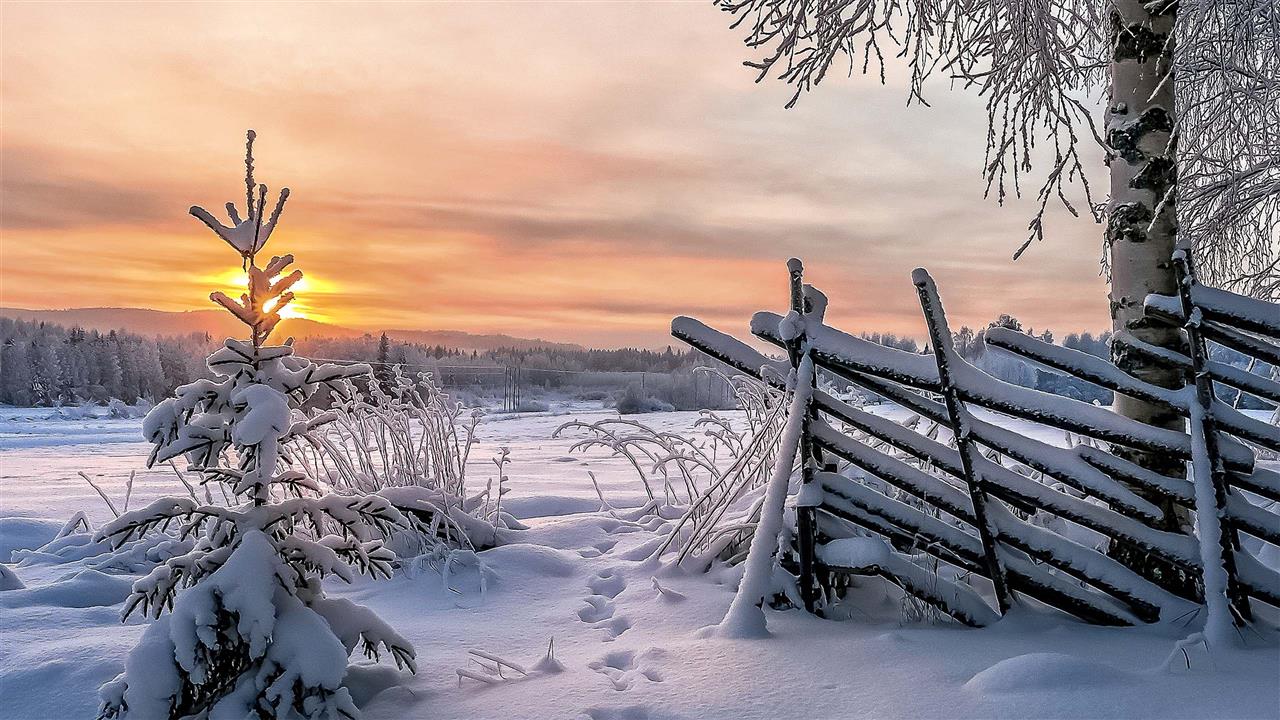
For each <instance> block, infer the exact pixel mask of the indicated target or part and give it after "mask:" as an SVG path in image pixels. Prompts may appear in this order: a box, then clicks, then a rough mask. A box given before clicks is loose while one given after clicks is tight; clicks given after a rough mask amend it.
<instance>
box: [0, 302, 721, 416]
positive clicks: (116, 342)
mask: <svg viewBox="0 0 1280 720" xmlns="http://www.w3.org/2000/svg"><path fill="white" fill-rule="evenodd" d="M217 342H219V339H215V338H214V337H213V336H211V335H209V334H207V333H193V334H190V335H184V336H177V337H150V336H143V335H137V334H133V333H127V332H121V331H111V332H106V333H103V332H98V331H96V330H85V329H83V328H78V327H71V328H67V327H63V326H60V325H55V324H53V323H47V322H29V321H23V320H13V319H10V318H0V404H6V405H19V406H46V407H47V406H55V405H67V404H79V403H84V402H92V403H106V402H107V401H108V400H109V399H111V398H118V399H120V400H123V401H125V402H127V403H134V402H136V401H137V400H139V399H144V400H148V401H152V402H154V401H155V400H156V399H158V398H163V397H166V396H168V395H170V394H171V393H172V392H173V390H174V388H176V387H177V386H179V385H183V384H185V383H189V382H191V381H193V380H195V379H197V378H201V377H208V376H209V375H210V373H209V370H208V368H206V367H205V363H204V361H205V357H206V356H208V354H209V353H210V352H211V351H212V350H213V349H214V348H215V347H216V343H217ZM296 347H297V349H298V352H299V353H301V354H303V355H306V356H307V357H312V358H316V359H324V360H338V361H355V362H371V363H383V364H385V365H387V366H390V365H402V366H403V367H404V369H405V370H406V371H407V372H411V373H416V372H421V371H434V372H435V373H436V374H437V376H440V375H444V376H446V378H448V376H449V373H453V375H454V376H455V377H456V376H462V377H468V373H467V372H466V369H467V368H475V369H478V370H485V369H488V370H491V371H497V373H498V374H497V376H496V378H495V380H494V382H497V383H500V382H501V380H500V378H501V373H500V369H501V368H504V367H506V366H512V365H519V366H521V367H524V368H526V369H528V370H530V371H537V370H545V371H561V372H563V371H569V372H614V373H618V372H646V373H655V374H669V373H673V372H676V371H681V370H686V371H687V370H691V369H692V368H693V367H694V366H695V365H698V364H703V365H705V364H707V360H706V357H705V356H703V355H702V354H701V353H698V352H695V351H683V350H676V349H675V348H673V347H668V348H667V349H666V350H664V351H655V350H642V349H634V348H624V349H620V350H586V349H564V348H561V347H549V348H546V349H541V350H530V349H515V348H512V349H507V348H499V349H497V350H492V351H486V352H477V351H472V350H461V349H458V348H448V347H444V346H441V345H434V346H433V345H422V344H417V343H406V342H396V341H389V340H387V339H386V337H385V336H382V337H378V336H374V335H364V336H361V337H356V338H307V339H304V340H300V341H298V342H297V343H296ZM477 376H478V375H476V374H475V373H474V372H473V373H471V375H470V377H477ZM485 376H486V377H490V378H493V377H494V372H489V373H487V374H486V375H485Z"/></svg>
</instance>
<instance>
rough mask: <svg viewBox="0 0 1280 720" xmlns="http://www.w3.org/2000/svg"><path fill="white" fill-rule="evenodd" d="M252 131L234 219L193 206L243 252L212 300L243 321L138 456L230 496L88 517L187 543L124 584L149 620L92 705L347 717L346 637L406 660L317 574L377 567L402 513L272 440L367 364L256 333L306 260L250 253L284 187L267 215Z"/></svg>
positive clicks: (172, 712) (262, 238)
mask: <svg viewBox="0 0 1280 720" xmlns="http://www.w3.org/2000/svg"><path fill="white" fill-rule="evenodd" d="M253 139H254V135H253V132H252V131H250V132H249V135H248V140H249V141H248V146H247V152H246V157H245V167H246V177H245V187H246V191H247V192H246V196H247V197H246V200H247V203H248V207H247V212H246V215H245V217H244V218H243V219H242V218H241V217H240V216H239V214H238V213H237V212H236V209H235V207H234V205H233V204H231V203H228V204H227V212H228V214H229V215H230V217H231V223H232V224H231V225H230V226H224V225H222V224H221V223H219V222H218V221H216V220H214V219H213V217H212V216H211V215H210V214H209V213H207V212H205V211H204V210H203V209H201V208H198V207H193V208H192V209H191V214H192V215H195V216H196V217H197V218H199V219H200V220H202V221H203V222H204V223H205V224H206V225H208V226H209V227H210V228H211V229H213V231H214V232H215V233H217V234H218V236H219V237H221V238H222V239H223V240H225V241H226V242H227V243H228V244H229V245H231V246H232V247H233V248H235V249H236V251H237V252H238V253H239V254H240V256H241V258H242V260H243V263H244V267H245V270H246V271H247V273H248V282H247V284H248V287H247V289H246V292H245V294H243V295H241V296H240V298H239V300H232V299H231V298H229V297H228V296H226V295H224V294H222V293H213V295H211V299H212V300H213V301H214V302H216V303H218V304H219V305H222V306H223V307H225V308H226V309H227V310H228V311H230V312H231V313H232V314H233V315H235V316H236V317H237V318H238V319H239V320H240V321H241V322H243V323H244V324H245V325H246V326H248V328H249V339H248V340H247V341H240V340H233V339H228V340H227V341H226V343H225V344H224V346H223V347H222V348H219V349H218V350H217V351H216V352H214V353H213V354H212V355H210V356H209V359H208V366H209V369H210V370H212V371H213V373H214V376H215V377H214V379H212V380H199V381H196V382H194V383H191V384H189V385H184V386H182V387H180V388H178V390H177V393H176V397H173V398H169V399H167V400H165V401H163V402H161V403H160V404H159V405H157V406H156V407H155V408H154V409H153V410H152V411H151V412H150V413H149V414H148V415H147V417H146V420H145V422H144V423H143V432H144V434H145V436H146V438H147V439H148V440H149V441H151V442H152V443H153V444H154V446H155V448H154V449H153V450H152V452H151V457H150V458H149V460H148V464H149V465H150V464H154V463H156V462H163V461H166V460H169V459H171V458H176V457H179V456H185V457H186V459H187V460H188V462H189V463H190V464H191V469H192V470H193V471H194V472H197V473H198V474H200V476H201V477H202V480H203V481H204V482H206V483H208V482H222V483H226V484H227V485H229V486H230V488H231V490H232V492H233V493H234V495H235V500H236V502H235V503H232V504H231V505H230V506H220V505H214V504H212V503H207V504H204V503H201V502H200V501H199V500H198V499H197V498H195V497H192V496H185V497H171V498H162V499H160V500H157V501H155V502H153V503H151V504H150V505H148V506H147V507H145V508H141V509H138V510H134V511H131V512H126V513H124V514H122V515H121V516H120V517H118V518H117V519H115V520H113V521H112V522H110V523H108V524H106V525H104V526H103V527H102V528H101V529H100V530H99V532H98V536H99V538H101V539H109V540H111V541H113V542H114V543H117V544H123V543H125V542H127V541H129V540H130V538H133V537H136V536H139V535H141V534H143V533H147V532H150V531H153V530H156V529H162V528H169V529H173V528H176V529H177V532H178V535H179V536H180V537H181V538H182V539H184V540H191V541H193V542H192V545H191V548H190V550H189V551H188V552H185V553H183V554H180V555H177V556H175V557H172V558H170V559H169V560H167V561H166V562H164V563H162V564H160V565H158V566H156V567H155V569H154V570H152V571H151V572H150V574H148V575H146V576H145V577H143V578H141V579H139V580H138V581H137V582H136V583H135V584H134V586H133V592H132V594H131V595H130V597H129V599H128V600H127V601H126V603H125V607H124V616H125V617H128V616H129V615H130V614H132V613H133V612H134V611H136V610H141V611H142V612H143V613H144V614H147V615H151V616H152V617H154V618H155V619H156V621H155V622H154V623H153V624H152V625H151V626H150V627H148V628H147V630H146V631H145V632H144V633H143V635H142V639H141V641H140V642H139V643H138V645H137V646H136V647H135V648H134V649H133V650H132V651H131V652H130V653H129V656H128V659H127V660H126V661H125V671H124V673H122V674H121V675H120V676H119V677H117V678H116V679H115V680H113V681H111V682H108V683H106V684H105V685H103V686H102V688H101V690H100V694H101V696H102V700H103V705H102V711H101V717H102V718H124V717H130V718H147V719H148V720H150V719H153V718H171V719H176V718H182V717H187V716H192V715H198V716H205V714H207V715H208V716H209V717H236V718H245V717H256V718H293V717H301V718H308V719H310V718H317V719H318V718H354V717H358V716H359V711H358V710H357V709H356V707H355V705H354V703H353V702H352V699H351V696H350V694H349V693H348V692H347V690H346V688H344V687H343V685H342V682H343V678H344V676H345V675H346V671H347V660H348V656H349V655H350V653H351V652H352V651H353V650H354V649H355V648H356V647H357V646H361V647H362V649H363V650H364V652H365V654H366V655H368V656H369V657H372V658H377V657H378V656H379V655H380V653H381V652H383V651H386V652H388V653H389V654H390V655H391V656H392V658H393V659H394V660H395V662H396V664H397V666H399V667H401V668H408V669H409V670H410V671H413V670H415V665H414V651H413V648H412V647H411V646H410V644H409V642H408V641H406V640H405V639H404V638H403V637H401V636H400V635H398V634H397V633H396V632H395V631H394V630H392V629H391V628H390V627H389V626H387V625H386V624H385V623H384V622H382V620H380V619H379V618H378V617H377V616H376V615H375V614H374V613H373V612H372V611H370V610H368V609H366V608H363V607H361V606H359V605H356V604H354V603H352V602H350V601H347V600H344V599H339V598H328V597H325V594H324V590H323V588H322V586H321V582H322V581H323V580H324V578H326V577H329V576H334V577H338V578H341V579H343V580H346V581H350V580H352V579H354V577H355V576H356V574H357V573H365V574H368V575H370V576H378V575H382V576H388V577H389V576H390V574H391V562H392V560H393V559H394V555H393V554H392V553H391V552H390V551H389V550H387V549H386V548H385V547H383V544H382V538H383V537H385V535H386V534H387V533H388V532H391V531H393V530H394V529H396V528H398V527H408V522H407V521H406V519H405V518H404V516H403V515H401V513H400V512H399V511H397V510H396V509H395V507H393V506H392V505H391V503H390V502H389V501H387V500H386V499H385V498H382V497H378V496H369V495H359V494H357V495H336V494H324V493H322V492H321V490H320V487H319V486H318V485H317V483H316V482H314V481H313V480H312V479H311V478H310V477H308V476H307V475H306V473H304V472H302V471H301V470H299V469H297V465H296V464H294V463H292V462H291V460H290V458H289V457H288V455H287V454H285V453H284V452H282V450H283V448H285V446H286V445H287V444H288V443H289V441H290V440H291V439H292V438H293V437H294V436H296V435H298V434H299V433H303V432H306V431H307V430H309V429H311V428H312V427H314V426H315V425H317V424H319V423H323V422H326V421H327V420H329V419H331V416H328V415H326V414H324V413H321V414H319V415H316V416H313V417H311V418H309V419H308V418H306V417H304V416H303V415H302V414H301V412H300V411H299V408H300V406H301V405H302V404H303V403H305V402H306V401H307V400H308V399H310V398H311V397H312V396H314V395H315V394H316V393H317V392H318V391H320V390H321V389H322V388H326V387H327V388H329V389H330V390H331V391H333V392H340V391H341V390H342V387H343V383H342V382H341V381H342V380H344V379H347V378H351V377H353V376H356V375H368V374H369V368H368V367H367V366H363V365H358V366H346V367H342V366H337V365H316V364H314V363H312V362H310V361H308V360H306V359H304V358H300V357H298V356H296V355H294V354H293V349H292V347H290V346H289V344H288V343H286V344H285V345H267V344H266V341H267V339H268V337H270V335H271V332H272V330H274V329H275V327H276V325H277V323H278V322H279V321H280V311H281V310H282V309H283V308H284V307H285V306H286V305H288V303H289V302H290V301H291V300H292V299H293V295H292V293H290V292H289V288H290V287H291V286H293V285H295V284H296V283H297V282H298V280H300V279H301V278H302V273H301V272H299V271H297V270H294V271H293V272H292V273H290V274H289V275H286V276H284V277H283V278H282V277H280V275H281V274H282V273H283V272H284V271H285V269H286V268H288V266H289V265H290V264H291V263H292V262H293V258H292V257H290V256H288V255H285V256H283V257H272V258H271V260H270V261H268V262H267V263H266V264H265V266H263V267H259V266H258V264H257V257H256V256H257V253H258V252H259V251H261V250H262V248H263V246H265V245H266V243H267V240H268V239H269V238H270V236H271V232H272V230H274V229H275V226H276V223H277V221H278V220H279V218H280V212H281V210H282V209H283V207H284V202H285V199H286V198H287V197H288V190H285V191H282V192H281V194H280V200H279V202H278V203H277V204H276V207H275V210H274V211H273V212H272V213H271V216H270V218H269V219H265V221H264V217H263V210H264V209H265V201H266V194H267V189H266V187H265V186H263V185H257V186H255V184H254V180H253ZM255 195H256V197H255ZM291 465H292V467H291ZM166 609H167V610H168V611H169V612H168V613H167V614H165V613H164V611H165V610H166Z"/></svg>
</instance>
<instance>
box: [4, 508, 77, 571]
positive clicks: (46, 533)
mask: <svg viewBox="0 0 1280 720" xmlns="http://www.w3.org/2000/svg"><path fill="white" fill-rule="evenodd" d="M64 524H65V523H64V522H62V521H59V520H45V519H42V518H28V517H6V518H0V563H8V562H13V551H14V550H33V549H35V548H38V547H42V546H43V545H45V544H47V543H48V542H49V541H51V540H53V539H54V538H55V537H57V536H58V531H59V530H61V529H62V526H63V525H64Z"/></svg>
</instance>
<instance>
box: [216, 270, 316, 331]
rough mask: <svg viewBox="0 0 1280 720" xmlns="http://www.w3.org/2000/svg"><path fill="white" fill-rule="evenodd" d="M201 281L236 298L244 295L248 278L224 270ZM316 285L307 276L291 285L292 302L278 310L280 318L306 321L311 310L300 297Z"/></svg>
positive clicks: (239, 272) (240, 272)
mask: <svg viewBox="0 0 1280 720" xmlns="http://www.w3.org/2000/svg"><path fill="white" fill-rule="evenodd" d="M202 281H204V282H210V283H212V284H213V285H215V286H216V287H217V288H218V289H220V290H222V291H223V292H225V293H227V294H228V295H230V296H231V297H238V296H240V295H242V294H243V293H244V289H245V287H246V286H247V285H248V284H249V276H248V275H247V274H246V273H245V272H244V270H241V269H240V268H235V269H232V270H226V271H224V272H221V273H218V274H216V275H212V276H209V277H207V278H203V279H202ZM316 285H317V283H315V282H314V281H313V280H312V278H310V277H308V276H305V275H304V276H303V277H302V279H301V280H299V281H298V282H296V283H294V284H293V287H292V288H291V289H290V291H291V292H292V293H293V294H294V295H295V297H294V299H293V301H292V302H290V303H289V304H288V305H286V306H284V307H283V308H282V309H281V310H280V313H279V314H280V317H282V318H287V319H307V318H310V317H311V308H310V307H308V305H307V303H305V302H303V301H302V299H301V298H302V297H303V296H304V295H305V293H306V292H307V291H308V290H315V289H316ZM275 305H276V301H274V300H271V301H269V302H267V304H266V306H265V309H266V310H267V311H268V312H270V311H272V310H273V309H274V308H275Z"/></svg>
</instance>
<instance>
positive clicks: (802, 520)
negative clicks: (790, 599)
mask: <svg viewBox="0 0 1280 720" xmlns="http://www.w3.org/2000/svg"><path fill="white" fill-rule="evenodd" d="M787 272H788V274H789V275H790V280H791V311H792V312H794V313H796V314H797V315H799V316H800V317H801V318H803V317H804V316H805V315H806V314H807V313H808V311H809V308H808V307H807V306H806V304H805V297H804V264H803V263H802V262H800V260H799V258H791V259H790V260H788V261H787ZM801 327H803V324H801ZM806 342H808V337H807V332H806V331H803V330H802V331H801V332H800V334H799V335H797V336H796V337H795V338H793V339H792V340H791V341H790V342H788V343H787V357H788V358H789V359H790V361H791V367H792V370H793V371H794V372H795V373H796V374H797V377H798V376H799V372H800V359H801V357H802V356H803V355H804V346H805V343H806ZM817 382H818V371H817V368H814V372H813V383H814V386H815V387H816V386H817ZM798 390H799V388H797V391H798ZM809 403H810V404H809V407H808V408H807V409H806V410H805V414H804V420H803V422H802V423H801V427H800V463H801V466H800V467H801V483H803V485H802V487H807V486H808V485H809V484H810V483H812V482H813V477H814V471H815V467H816V465H817V464H818V459H817V457H816V455H815V449H814V445H813V436H812V434H811V433H810V423H811V419H812V417H813V401H812V400H810V401H809ZM801 496H803V493H801ZM816 524H817V521H816V518H815V517H814V509H813V507H811V506H805V505H799V504H798V505H797V506H796V534H797V541H798V543H799V545H800V598H801V600H803V601H804V609H805V610H806V611H808V612H815V611H816V610H817V606H818V583H817V577H816V573H815V572H814V555H815V549H816V548H815V547H814V546H815V544H816V543H817V529H816V527H815V525H816Z"/></svg>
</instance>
